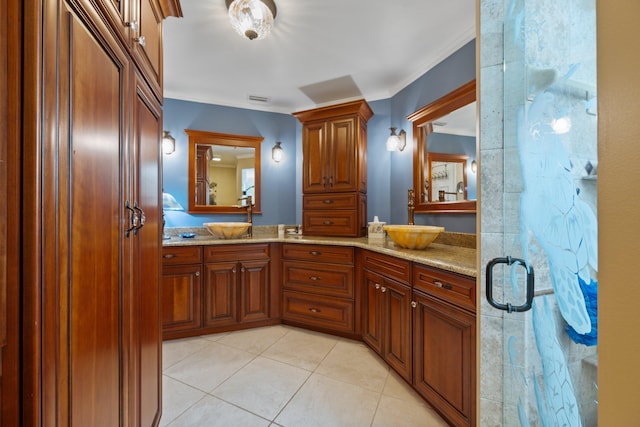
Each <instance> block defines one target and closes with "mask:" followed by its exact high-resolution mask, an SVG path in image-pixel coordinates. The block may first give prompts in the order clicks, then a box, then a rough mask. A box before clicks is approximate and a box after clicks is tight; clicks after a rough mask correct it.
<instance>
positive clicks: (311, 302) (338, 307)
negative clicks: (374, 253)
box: [282, 243, 356, 334]
mask: <svg viewBox="0 0 640 427" xmlns="http://www.w3.org/2000/svg"><path fill="white" fill-rule="evenodd" d="M353 264H354V250H353V248H350V247H340V246H325V245H307V244H286V243H285V244H283V245H282V287H283V292H282V319H283V320H284V321H287V322H290V323H292V324H298V325H304V326H312V327H315V328H318V329H321V330H326V331H333V332H340V333H345V334H353V333H355V332H356V324H355V311H356V298H355V295H356V293H355V290H354V280H353V273H354V268H353Z"/></svg>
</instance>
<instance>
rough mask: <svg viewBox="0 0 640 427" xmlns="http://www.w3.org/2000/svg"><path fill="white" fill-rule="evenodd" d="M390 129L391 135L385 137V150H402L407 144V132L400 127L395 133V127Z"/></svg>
mask: <svg viewBox="0 0 640 427" xmlns="http://www.w3.org/2000/svg"><path fill="white" fill-rule="evenodd" d="M389 129H391V135H389V138H387V151H403V150H404V148H405V147H406V146H407V133H406V132H405V131H404V130H403V129H400V132H399V133H398V134H397V135H396V128H389Z"/></svg>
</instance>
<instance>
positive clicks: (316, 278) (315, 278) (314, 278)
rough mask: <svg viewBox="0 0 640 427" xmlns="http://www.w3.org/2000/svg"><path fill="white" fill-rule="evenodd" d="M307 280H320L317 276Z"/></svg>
mask: <svg viewBox="0 0 640 427" xmlns="http://www.w3.org/2000/svg"><path fill="white" fill-rule="evenodd" d="M309 279H311V280H320V278H319V277H318V276H311V277H309Z"/></svg>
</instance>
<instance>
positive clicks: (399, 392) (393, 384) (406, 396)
mask: <svg viewBox="0 0 640 427" xmlns="http://www.w3.org/2000/svg"><path fill="white" fill-rule="evenodd" d="M382 394H383V395H385V396H390V397H395V398H396V399H401V400H406V401H408V402H412V403H415V404H416V405H427V402H426V401H425V400H424V399H423V398H422V397H421V396H420V395H419V394H418V392H417V391H415V390H414V389H412V388H411V387H410V386H409V384H407V383H406V381H405V380H404V379H402V377H400V375H398V374H397V373H396V371H394V370H393V369H389V376H388V377H387V382H386V383H385V384H384V388H383V389H382Z"/></svg>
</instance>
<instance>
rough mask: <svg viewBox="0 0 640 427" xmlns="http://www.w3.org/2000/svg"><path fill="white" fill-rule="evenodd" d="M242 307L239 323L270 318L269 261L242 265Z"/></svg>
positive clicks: (240, 308)
mask: <svg viewBox="0 0 640 427" xmlns="http://www.w3.org/2000/svg"><path fill="white" fill-rule="evenodd" d="M239 286H240V301H239V302H240V307H239V317H238V321H239V322H240V323H242V322H251V321H256V320H266V319H268V318H269V299H270V298H269V297H270V295H269V261H268V260H257V261H244V262H241V263H240V283H239Z"/></svg>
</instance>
